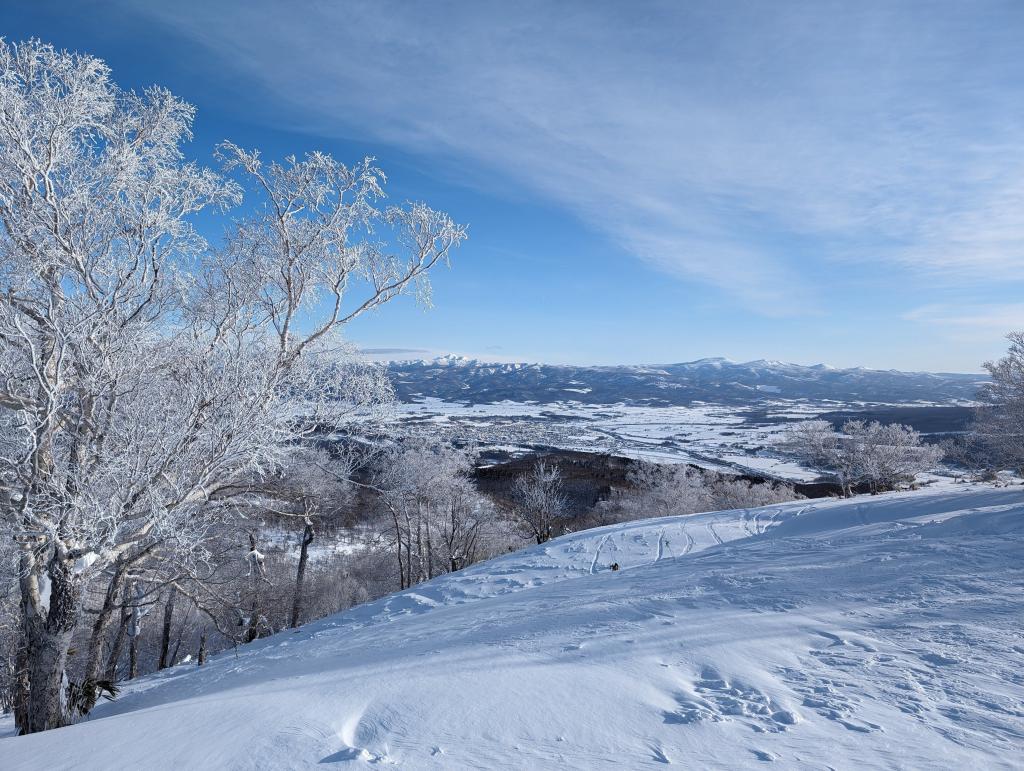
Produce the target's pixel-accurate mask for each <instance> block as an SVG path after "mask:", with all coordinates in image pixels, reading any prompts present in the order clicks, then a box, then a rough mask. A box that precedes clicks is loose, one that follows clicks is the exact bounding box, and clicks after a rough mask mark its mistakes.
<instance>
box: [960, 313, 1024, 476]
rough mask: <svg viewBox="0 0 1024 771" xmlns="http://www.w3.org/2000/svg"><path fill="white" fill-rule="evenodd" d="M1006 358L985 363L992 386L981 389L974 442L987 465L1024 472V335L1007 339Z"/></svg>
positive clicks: (1015, 335) (1011, 336) (1023, 332)
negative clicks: (980, 404)
mask: <svg viewBox="0 0 1024 771" xmlns="http://www.w3.org/2000/svg"><path fill="white" fill-rule="evenodd" d="M1007 339H1008V340H1009V341H1010V348H1009V350H1008V351H1007V353H1006V356H1004V357H1002V358H1001V359H997V360H996V361H990V362H986V363H985V365H984V366H985V369H986V370H988V373H989V375H990V376H991V378H992V379H991V382H989V383H988V384H986V386H985V387H984V388H982V390H981V393H980V394H979V395H980V398H981V400H982V401H983V402H984V406H982V407H981V408H980V409H979V410H978V416H977V420H976V422H975V424H974V426H973V427H972V431H971V438H972V440H973V441H974V442H975V443H977V444H978V445H980V449H981V451H982V453H981V454H982V455H983V457H984V458H985V461H986V464H987V465H990V466H994V467H999V468H1010V469H1015V470H1020V469H1022V468H1024V331H1019V332H1011V333H1010V334H1009V335H1007Z"/></svg>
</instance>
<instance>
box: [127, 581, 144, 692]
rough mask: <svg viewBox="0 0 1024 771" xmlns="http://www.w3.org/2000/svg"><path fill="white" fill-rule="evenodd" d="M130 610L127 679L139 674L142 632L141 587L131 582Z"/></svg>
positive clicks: (132, 678)
mask: <svg viewBox="0 0 1024 771" xmlns="http://www.w3.org/2000/svg"><path fill="white" fill-rule="evenodd" d="M132 589H133V591H132V595H133V597H132V612H131V618H130V620H129V622H128V679H129V680H134V679H135V678H136V677H138V676H139V635H140V634H142V619H143V617H144V616H145V615H146V614H145V613H143V612H142V595H143V591H142V587H141V586H139V585H138V584H137V583H136V582H134V581H133V582H132Z"/></svg>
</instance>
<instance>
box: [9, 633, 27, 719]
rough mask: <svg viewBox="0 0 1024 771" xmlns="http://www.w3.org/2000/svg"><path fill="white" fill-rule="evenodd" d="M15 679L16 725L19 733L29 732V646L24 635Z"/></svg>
mask: <svg viewBox="0 0 1024 771" xmlns="http://www.w3.org/2000/svg"><path fill="white" fill-rule="evenodd" d="M14 666H15V670H16V672H15V679H14V698H13V701H14V725H15V726H16V727H17V729H18V733H19V734H21V733H27V732H28V695H29V691H30V683H29V679H28V646H26V645H25V637H24V635H22V639H21V643H20V645H18V656H17V658H16V659H15V664H14Z"/></svg>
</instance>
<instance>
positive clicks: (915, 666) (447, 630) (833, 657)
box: [0, 486, 1024, 769]
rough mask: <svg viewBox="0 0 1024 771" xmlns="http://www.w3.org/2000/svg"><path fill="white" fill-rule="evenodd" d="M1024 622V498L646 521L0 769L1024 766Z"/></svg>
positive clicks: (80, 730)
mask: <svg viewBox="0 0 1024 771" xmlns="http://www.w3.org/2000/svg"><path fill="white" fill-rule="evenodd" d="M613 563H617V564H618V566H619V568H620V569H619V570H612V569H611V566H612V564H613ZM1022 619H1024V492H1022V490H1021V488H1009V489H992V488H987V487H982V486H977V487H967V486H964V487H958V488H953V489H945V490H941V491H925V492H918V493H902V494H893V495H887V496H878V497H862V498H857V499H854V500H851V501H832V500H829V501H811V502H808V501H802V502H796V503H791V504H784V505H780V506H772V507H768V508H764V509H756V510H751V511H730V512H716V513H712V514H700V515H694V516H689V517H672V518H666V519H658V520H646V521H642V522H635V523H629V524H626V525H616V526H611V527H607V528H601V529H597V530H589V531H586V532H582V533H578V534H574V535H569V536H565V537H563V538H560V539H557V540H555V541H553V542H551V543H549V544H546V545H544V546H541V547H535V548H532V549H528V550H525V551H522V552H517V553H515V554H510V555H507V556H505V557H502V558H499V559H496V560H492V561H490V562H486V563H481V564H478V565H474V566H473V567H472V568H469V569H467V570H465V571H462V572H460V573H456V574H452V575H450V576H446V577H443V578H441V579H437V580H435V581H432V582H429V583H427V584H424V585H421V586H418V587H416V588H414V589H412V590H409V591H406V592H403V593H400V594H396V595H392V596H390V597H386V598H383V599H381V600H379V601H377V602H374V603H369V604H367V605H365V606H361V607H359V608H355V609H353V610H352V611H349V612H347V613H345V614H342V615H339V616H334V617H331V618H327V619H324V620H322V621H320V622H317V623H314V624H310V625H308V626H306V627H304V628H302V629H301V630H298V631H297V632H294V633H292V632H288V633H282V634H279V635H276V636H274V637H271V638H268V639H266V640H262V641H259V642H257V643H254V644H252V645H249V646H245V647H244V648H241V649H239V651H238V653H237V655H236V654H235V653H233V652H230V651H229V652H226V653H224V654H221V655H219V656H217V657H215V658H214V659H213V660H212V662H210V663H209V664H208V665H207V666H206V667H204V668H202V669H201V670H198V669H196V668H192V667H187V666H182V667H177V668H175V669H172V670H168V671H166V672H164V673H161V674H159V675H156V676H152V677H147V678H144V679H142V680H140V681H139V682H137V683H135V684H133V685H132V686H130V687H129V688H128V689H126V692H125V693H124V695H123V696H122V697H121V698H120V699H118V700H117V701H116V702H114V703H111V704H105V705H101V706H100V707H99V708H97V710H96V711H95V713H94V715H93V717H92V718H91V719H90V720H89V721H87V722H85V723H83V724H81V725H77V726H73V727H71V728H67V729H63V730H60V731H53V732H49V733H46V734H40V735H35V736H29V737H21V738H7V739H3V740H0V766H2V767H3V768H4V769H35V768H51V769H52V768H76V769H82V768H96V769H111V768H146V769H159V768H189V769H200V768H267V769H271V768H303V767H308V766H318V765H320V764H334V763H337V764H339V766H341V767H344V766H346V765H350V766H353V767H363V766H371V765H378V764H379V765H388V764H395V765H398V766H400V767H404V768H494V769H497V768H531V769H532V768H538V769H563V768H580V769H593V768H637V769H639V768H663V767H665V765H678V766H682V767H685V768H702V769H703V768H709V769H736V768H742V767H760V766H762V764H768V763H774V764H775V765H774V767H782V768H809V769H810V768H814V769H823V768H836V769H848V768H867V767H870V768H914V769H917V768H943V769H948V768H981V767H985V768H1021V767H1024V761H1022V758H1024V634H1022V626H1021V621H1022Z"/></svg>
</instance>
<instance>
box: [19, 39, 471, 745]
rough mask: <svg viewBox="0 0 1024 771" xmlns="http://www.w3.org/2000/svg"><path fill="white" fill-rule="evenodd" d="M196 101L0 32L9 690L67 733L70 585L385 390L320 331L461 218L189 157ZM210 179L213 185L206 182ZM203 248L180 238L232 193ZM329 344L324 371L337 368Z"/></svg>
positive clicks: (237, 486) (381, 298)
mask: <svg viewBox="0 0 1024 771" xmlns="http://www.w3.org/2000/svg"><path fill="white" fill-rule="evenodd" d="M193 114H194V111H193V108H192V107H191V106H190V105H188V104H186V103H185V102H183V101H181V100H180V99H178V98H176V97H175V96H173V95H172V94H170V93H169V92H167V91H166V90H164V89H160V88H151V89H148V90H146V91H145V92H143V93H135V92H127V91H123V90H121V89H120V88H119V87H118V86H117V85H116V84H115V83H114V82H113V81H112V80H111V78H110V73H109V71H108V69H107V68H106V66H105V65H104V64H103V63H102V62H101V61H99V60H98V59H95V58H93V57H90V56H86V55H80V54H73V53H67V52H64V51H59V50H56V49H54V48H53V47H51V46H49V45H45V44H42V43H40V42H38V41H29V42H27V43H24V44H20V45H14V44H10V43H6V42H0V224H2V231H0V482H2V487H0V527H2V528H3V530H4V531H5V537H7V538H9V539H11V540H12V541H13V543H14V544H15V545H16V549H17V552H18V554H17V560H18V581H19V587H20V594H21V618H20V624H21V627H22V633H23V635H24V653H25V657H26V661H27V674H28V681H29V693H28V698H27V704H26V705H25V709H24V719H23V720H22V721H20V723H21V724H20V726H19V727H20V728H21V730H22V731H25V732H33V731H40V730H44V729H48V728H53V727H56V726H59V725H62V724H64V723H66V722H67V721H68V720H69V713H68V709H67V705H66V697H67V683H66V676H65V664H66V660H67V655H68V647H69V644H70V642H71V639H72V635H73V633H74V630H75V628H76V626H77V625H78V624H79V621H80V619H81V614H82V591H83V587H84V586H85V585H86V583H87V582H88V581H89V580H90V579H91V578H92V577H93V576H95V575H97V574H98V573H99V572H100V571H103V570H108V569H110V568H111V567H112V566H116V565H118V564H119V562H121V561H124V560H131V559H134V558H135V556H136V555H137V554H138V552H139V551H140V550H144V549H147V548H149V547H150V546H151V545H152V544H153V543H154V542H161V543H171V542H173V544H174V548H175V549H177V550H179V551H180V552H181V553H182V554H188V553H190V552H192V551H194V550H195V548H196V547H198V546H199V545H201V543H202V541H203V538H204V535H205V533H206V532H207V530H208V528H209V527H210V525H211V523H213V522H215V521H217V520H218V518H222V517H227V516H230V515H233V514H234V512H235V511H236V510H237V508H238V501H239V500H241V499H243V498H244V497H245V496H246V495H248V494H249V492H250V483H251V480H253V479H254V478H258V477H260V476H261V475H263V474H266V473H268V472H269V471H271V470H273V469H274V468H275V467H276V466H277V465H279V464H280V463H281V461H282V458H283V456H284V455H285V454H286V453H287V451H288V448H290V447H293V446H295V444H296V442H298V441H301V440H302V439H303V438H304V437H307V436H308V435H309V434H310V433H311V432H314V431H315V430H316V429H317V427H318V426H320V425H323V424H325V423H330V422H331V421H332V420H333V419H334V415H335V414H336V413H337V412H338V411H339V410H346V409H351V408H352V406H353V405H354V404H361V403H373V402H375V401H378V400H379V399H380V398H381V391H380V380H379V378H375V377H373V376H372V375H371V376H367V377H363V376H359V375H366V374H367V373H366V372H362V373H357V374H356V375H352V376H349V375H346V374H345V373H346V372H349V371H350V370H349V368H347V366H346V364H345V362H346V360H347V356H345V355H342V354H339V353H338V350H339V349H338V344H337V335H338V333H339V332H340V330H341V329H342V328H343V327H344V325H345V324H346V323H347V322H349V321H351V320H352V319H354V318H355V317H357V316H359V315H361V314H363V313H365V312H367V311H369V310H371V309H373V308H376V307H379V306H380V305H382V304H383V303H386V302H388V301H389V300H391V299H393V298H394V297H396V296H398V295H400V294H403V293H405V292H410V291H412V292H415V293H417V294H418V295H419V296H420V297H421V298H423V299H428V294H427V289H428V284H427V282H426V277H427V272H428V271H429V270H430V269H431V268H433V267H434V266H436V265H438V264H439V263H443V262H445V261H446V260H447V258H448V255H449V252H450V250H451V249H452V248H453V247H454V246H456V245H457V244H458V243H459V242H460V241H461V240H462V239H463V238H464V235H465V231H464V229H463V228H462V227H460V226H459V225H456V224H455V223H454V222H452V220H451V219H450V218H448V217H447V216H446V215H444V214H441V213H438V212H435V211H433V210H431V209H430V208H428V207H427V206H425V205H423V204H418V203H417V204H409V205H406V206H386V207H381V206H379V205H378V204H379V201H380V200H381V199H382V197H383V182H384V176H383V174H382V173H381V172H380V171H379V170H378V169H377V168H376V167H375V166H374V165H373V163H372V161H370V160H366V161H363V162H361V163H359V164H357V165H356V166H354V167H351V168H350V167H347V166H345V165H343V164H341V163H339V162H337V161H335V160H334V159H333V158H331V157H330V156H328V155H325V154H322V153H313V154H310V155H308V156H306V157H304V158H301V159H300V158H295V157H291V158H288V159H286V160H285V161H284V162H283V163H265V162H264V161H263V160H262V159H261V158H260V156H259V154H258V153H257V152H254V151H246V150H243V149H241V148H239V147H237V146H235V145H233V144H230V143H227V144H224V145H222V146H221V149H220V151H219V157H220V160H221V161H222V163H223V172H224V175H221V174H218V173H216V172H214V171H211V170H210V169H207V168H204V167H202V166H200V165H198V164H196V163H193V162H189V161H187V160H186V159H185V158H184V156H183V153H182V145H183V143H184V142H186V141H187V140H188V139H189V138H190V130H191V124H192V119H193ZM225 175H226V176H225ZM243 192H244V193H248V194H250V196H251V198H252V199H254V201H253V203H252V206H251V209H250V213H249V214H248V215H246V216H244V217H242V218H240V219H238V220H236V221H234V222H233V223H232V225H231V227H230V229H229V231H228V233H227V236H226V238H225V241H224V244H223V246H222V247H220V248H216V249H211V248H210V247H209V246H208V245H207V244H206V243H205V242H204V241H203V239H202V238H201V237H200V236H199V234H198V233H197V231H196V230H195V227H194V221H195V217H196V215H197V214H198V213H199V212H201V211H203V210H209V211H213V212H217V211H222V210H223V209H224V208H225V207H227V206H230V205H233V204H236V203H237V202H238V201H239V200H240V198H241V196H242V194H243ZM339 357H340V363H339Z"/></svg>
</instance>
